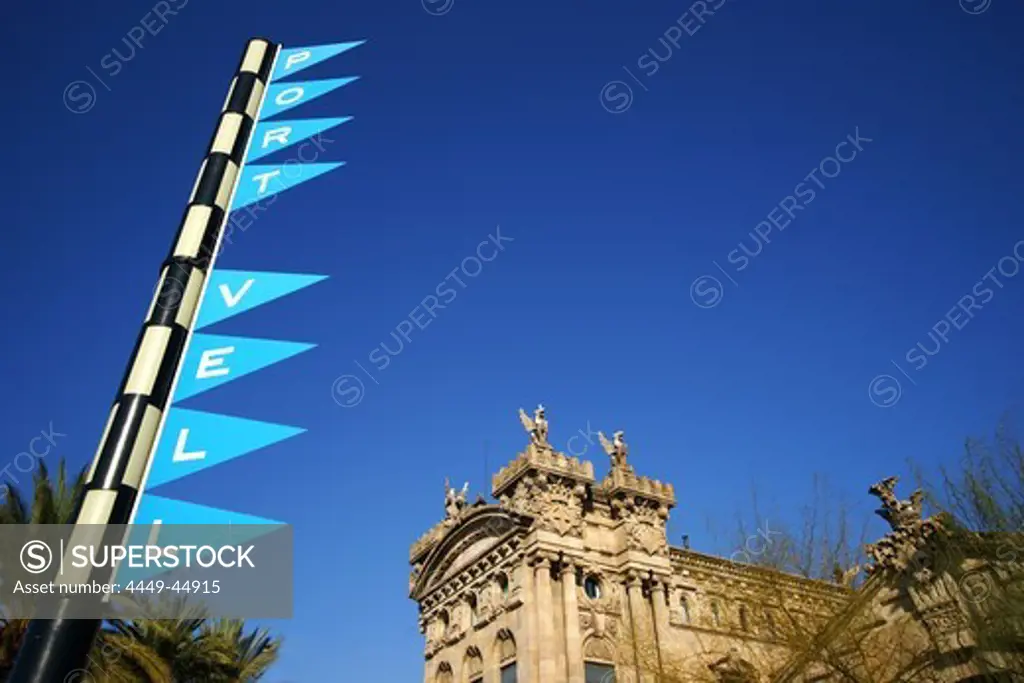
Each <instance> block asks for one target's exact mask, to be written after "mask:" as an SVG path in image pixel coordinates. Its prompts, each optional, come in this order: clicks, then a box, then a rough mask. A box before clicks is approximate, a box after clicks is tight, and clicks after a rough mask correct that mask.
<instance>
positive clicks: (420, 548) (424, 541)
mask: <svg viewBox="0 0 1024 683" xmlns="http://www.w3.org/2000/svg"><path fill="white" fill-rule="evenodd" d="M450 527H451V524H449V523H448V521H447V520H445V521H443V522H438V523H437V524H435V525H434V526H432V527H430V529H429V530H428V531H427V532H426V533H425V534H423V535H422V536H420V537H419V538H418V539H416V541H415V542H414V543H413V544H412V546H411V547H410V548H409V562H415V561H416V560H417V559H419V558H420V557H422V556H423V555H426V554H427V553H428V552H429V551H430V549H431V548H433V547H434V546H435V545H436V544H437V542H438V541H440V540H441V539H442V538H444V533H445V531H447V530H448V529H449V528H450Z"/></svg>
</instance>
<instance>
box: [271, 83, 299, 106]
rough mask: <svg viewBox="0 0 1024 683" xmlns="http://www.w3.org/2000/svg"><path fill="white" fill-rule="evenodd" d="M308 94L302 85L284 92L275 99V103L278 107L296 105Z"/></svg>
mask: <svg viewBox="0 0 1024 683" xmlns="http://www.w3.org/2000/svg"><path fill="white" fill-rule="evenodd" d="M305 94H306V91H305V90H303V88H302V86H301V85H296V86H295V87H292V88H288V89H287V90H282V91H281V92H279V93H278V94H277V97H275V98H274V103H275V104H278V105H285V104H294V103H296V102H298V101H299V100H301V99H302V96H303V95H305Z"/></svg>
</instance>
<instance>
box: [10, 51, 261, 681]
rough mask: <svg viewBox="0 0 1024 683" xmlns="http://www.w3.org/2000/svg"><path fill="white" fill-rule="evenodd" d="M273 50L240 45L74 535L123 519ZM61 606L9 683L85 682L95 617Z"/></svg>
mask: <svg viewBox="0 0 1024 683" xmlns="http://www.w3.org/2000/svg"><path fill="white" fill-rule="evenodd" d="M279 50H280V46H279V45H276V44H274V43H271V42H270V41H267V40H263V39H259V38H257V39H253V40H250V41H249V43H248V45H246V48H245V53H244V54H243V55H242V60H241V63H240V64H239V67H238V69H237V71H236V73H235V78H234V81H233V82H232V83H231V89H230V91H229V92H228V97H227V100H226V101H225V103H224V108H223V109H222V111H221V114H220V120H219V121H218V123H217V130H216V132H215V133H214V135H213V140H212V141H211V142H210V146H209V149H208V151H207V153H206V158H205V159H204V160H203V165H202V167H201V168H200V170H199V176H198V178H197V179H196V183H195V186H194V187H193V189H192V196H191V198H190V199H189V203H188V207H187V208H186V209H185V215H184V217H183V218H182V220H181V225H180V227H179V229H178V235H177V237H176V238H175V240H174V245H173V246H172V248H171V253H170V255H169V256H168V257H167V259H166V260H165V261H164V263H163V269H162V271H161V273H160V280H159V282H158V284H157V288H156V292H155V294H154V296H153V301H152V303H151V304H150V307H149V312H148V313H147V315H146V321H145V323H144V324H143V327H142V333H141V334H140V335H139V339H138V341H137V342H136V344H135V350H134V351H133V352H132V357H131V362H130V363H129V365H128V369H127V371H126V373H125V376H124V379H123V380H122V381H121V387H120V389H119V391H118V394H117V399H116V400H115V402H114V406H113V408H112V409H111V411H110V417H109V419H108V420H107V425H106V428H105V429H104V431H103V436H102V437H101V438H100V445H99V449H98V450H97V451H96V456H95V458H94V459H93V462H92V467H91V468H90V470H89V474H88V476H87V477H86V484H85V491H84V493H83V495H82V498H81V500H80V501H79V502H78V505H77V508H76V509H77V513H76V515H75V527H76V529H75V531H76V532H77V531H78V530H79V529H83V530H84V529H87V528H89V527H83V526H80V525H107V524H129V523H131V521H132V516H133V515H134V511H135V509H136V508H137V506H138V502H139V498H140V495H139V491H140V490H141V488H142V486H143V485H144V484H145V481H144V480H145V476H146V474H147V473H148V470H149V467H150V464H151V460H152V457H153V452H154V450H155V446H156V443H157V437H158V435H159V433H160V430H161V427H162V424H163V421H164V416H165V415H166V413H167V409H168V408H169V404H170V400H171V396H172V394H173V391H174V385H175V384H176V382H177V378H178V372H179V368H180V367H181V363H182V359H183V358H184V356H185V350H186V348H187V345H188V342H189V338H190V337H191V334H192V329H193V325H194V323H195V318H196V313H197V311H198V310H199V304H200V302H201V300H202V296H203V293H204V291H205V289H206V282H207V280H208V277H209V275H210V272H211V270H212V268H213V263H214V260H215V258H216V254H217V250H218V249H219V247H220V243H221V238H222V236H223V234H224V223H225V219H226V218H227V214H228V210H229V207H230V206H231V200H232V198H233V196H234V193H235V189H236V187H237V185H238V179H239V177H240V175H241V169H242V165H243V162H244V160H245V155H246V154H247V152H248V147H249V142H250V139H251V137H252V132H253V128H254V126H255V125H256V121H257V119H258V118H259V111H260V108H261V107H262V105H263V99H264V96H265V94H266V88H267V84H268V82H269V81H270V76H271V74H272V73H273V68H274V62H275V60H276V58H277V54H278V52H279ZM92 528H96V527H95V526H94V527H92ZM101 582H103V581H102V580H101ZM67 604H68V603H66V602H64V603H62V604H61V606H60V607H59V608H58V609H59V611H58V615H57V617H56V618H54V619H46V620H42V619H36V620H33V621H32V623H31V624H30V625H29V628H28V631H27V633H26V635H25V638H24V641H23V643H22V646H21V650H20V653H19V654H18V658H17V660H16V661H15V664H14V668H13V670H12V671H11V675H10V677H9V678H8V681H9V683H73V681H77V680H79V679H81V680H86V679H85V676H84V669H85V664H86V660H87V658H88V656H89V650H90V649H91V647H92V645H93V642H94V641H95V639H96V634H97V632H98V631H99V628H100V625H101V623H102V620H101V619H71V618H68V617H62V616H60V613H61V612H64V613H66V612H67Z"/></svg>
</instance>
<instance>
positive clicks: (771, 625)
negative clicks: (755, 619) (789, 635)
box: [764, 609, 776, 636]
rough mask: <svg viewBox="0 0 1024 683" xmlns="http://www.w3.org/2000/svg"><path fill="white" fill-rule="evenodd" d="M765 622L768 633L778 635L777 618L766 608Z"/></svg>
mask: <svg viewBox="0 0 1024 683" xmlns="http://www.w3.org/2000/svg"><path fill="white" fill-rule="evenodd" d="M764 623H765V624H766V625H767V626H768V633H770V634H772V635H773V636H774V635H776V634H775V618H774V617H772V613H771V611H770V610H767V609H766V610H765V611H764Z"/></svg>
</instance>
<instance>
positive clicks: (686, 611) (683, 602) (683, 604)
mask: <svg viewBox="0 0 1024 683" xmlns="http://www.w3.org/2000/svg"><path fill="white" fill-rule="evenodd" d="M679 610H680V612H681V614H682V616H683V623H684V624H689V623H690V603H689V601H687V599H686V596H685V595H684V596H682V597H681V598H679Z"/></svg>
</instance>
